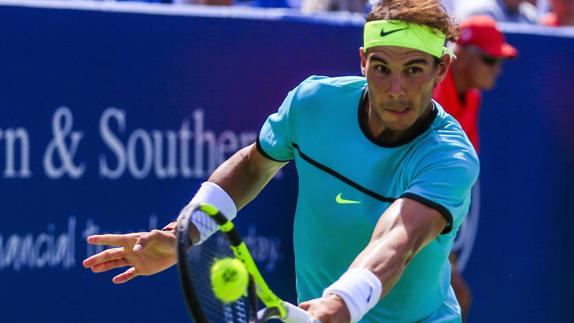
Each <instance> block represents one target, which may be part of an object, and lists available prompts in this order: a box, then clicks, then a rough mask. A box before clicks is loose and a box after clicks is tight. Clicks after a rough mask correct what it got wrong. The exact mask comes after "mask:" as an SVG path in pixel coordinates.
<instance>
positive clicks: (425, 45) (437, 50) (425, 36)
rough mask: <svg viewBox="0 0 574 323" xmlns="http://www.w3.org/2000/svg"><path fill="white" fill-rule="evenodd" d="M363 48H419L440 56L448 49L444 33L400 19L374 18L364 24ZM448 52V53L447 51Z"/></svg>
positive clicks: (365, 49) (447, 51)
mask: <svg viewBox="0 0 574 323" xmlns="http://www.w3.org/2000/svg"><path fill="white" fill-rule="evenodd" d="M363 38H364V45H363V50H364V51H365V52H366V51H367V49H369V48H371V47H375V46H399V47H406V48H412V49H416V50H420V51H422V52H425V53H429V54H431V55H432V56H434V57H438V58H441V57H442V55H444V54H445V53H449V50H448V49H447V48H446V47H444V44H445V39H446V37H445V35H444V34H443V33H442V32H440V31H438V30H436V29H434V28H430V27H427V26H423V25H419V24H414V23H407V22H404V21H401V20H374V21H369V22H367V23H366V24H365V33H364V35H363ZM449 54H450V53H449Z"/></svg>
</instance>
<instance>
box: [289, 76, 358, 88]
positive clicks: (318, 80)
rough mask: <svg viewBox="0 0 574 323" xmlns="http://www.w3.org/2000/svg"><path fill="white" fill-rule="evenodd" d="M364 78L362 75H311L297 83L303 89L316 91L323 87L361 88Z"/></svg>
mask: <svg viewBox="0 0 574 323" xmlns="http://www.w3.org/2000/svg"><path fill="white" fill-rule="evenodd" d="M365 83H366V80H365V78H364V77H362V76H339V77H328V76H320V75H312V76H310V77H308V78H307V79H306V80H304V81H303V82H301V84H300V85H299V88H300V90H303V91H318V90H324V89H351V90H352V89H362V88H363V87H364V85H365Z"/></svg>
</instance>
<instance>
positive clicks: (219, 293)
mask: <svg viewBox="0 0 574 323" xmlns="http://www.w3.org/2000/svg"><path fill="white" fill-rule="evenodd" d="M210 277H211V288H212V289H213V293H214V294H215V297H217V299H219V300H220V301H222V302H223V303H225V304H227V303H231V302H234V301H236V300H238V299H239V298H240V297H241V296H243V295H245V292H246V291H247V287H248V285H249V274H248V273H247V269H246V268H245V265H243V263H242V262H241V261H239V260H238V259H235V258H223V259H218V260H216V261H215V262H214V263H213V265H211V275H210Z"/></svg>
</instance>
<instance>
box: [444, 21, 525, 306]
mask: <svg viewBox="0 0 574 323" xmlns="http://www.w3.org/2000/svg"><path fill="white" fill-rule="evenodd" d="M454 53H455V55H456V56H457V59H455V60H454V61H453V62H452V64H451V66H450V69H449V71H448V73H447V76H446V78H445V80H444V81H443V82H442V83H439V84H438V86H437V87H436V88H435V90H434V91H433V98H434V99H435V100H436V101H437V102H438V103H439V104H440V105H442V107H443V108H444V109H445V111H447V112H448V113H449V114H450V115H452V116H453V117H454V118H455V119H456V120H457V121H458V122H459V123H460V124H461V126H462V129H463V130H464V131H465V133H466V134H467V136H468V137H469V139H470V141H471V142H472V144H473V146H474V148H475V149H476V151H477V152H479V133H478V116H479V107H480V100H481V92H480V91H481V90H488V89H492V88H493V87H494V85H495V82H496V78H497V77H498V75H500V72H501V69H502V62H503V60H504V59H508V58H514V57H516V55H517V50H516V49H515V48H514V47H512V46H511V45H510V44H508V43H507V42H506V40H505V39H504V35H503V34H502V32H501V31H500V30H499V29H498V28H497V26H496V22H495V21H494V19H492V18H491V17H489V16H475V17H471V18H469V19H467V20H464V21H463V22H462V23H461V25H460V35H459V37H458V38H457V41H456V44H455V47H454ZM472 207H473V205H471V208H472ZM450 260H451V266H452V277H451V281H452V285H453V288H454V291H455V294H456V296H457V298H458V301H459V303H460V305H461V308H462V313H463V317H464V316H465V315H466V314H467V313H468V311H469V309H470V304H471V291H470V288H469V287H468V285H467V283H466V282H465V281H464V279H463V278H462V276H461V274H460V272H459V270H458V268H457V260H456V255H455V254H454V253H452V254H451V257H450Z"/></svg>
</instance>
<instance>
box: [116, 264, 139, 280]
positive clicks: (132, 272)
mask: <svg viewBox="0 0 574 323" xmlns="http://www.w3.org/2000/svg"><path fill="white" fill-rule="evenodd" d="M137 275H138V274H137V271H136V269H135V268H134V267H131V268H130V269H128V270H126V271H124V272H123V273H121V274H119V275H117V276H116V277H114V279H112V282H114V284H123V283H125V282H127V281H129V280H131V279H133V278H134V277H136V276H137Z"/></svg>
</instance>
